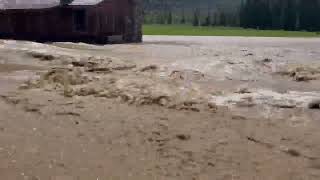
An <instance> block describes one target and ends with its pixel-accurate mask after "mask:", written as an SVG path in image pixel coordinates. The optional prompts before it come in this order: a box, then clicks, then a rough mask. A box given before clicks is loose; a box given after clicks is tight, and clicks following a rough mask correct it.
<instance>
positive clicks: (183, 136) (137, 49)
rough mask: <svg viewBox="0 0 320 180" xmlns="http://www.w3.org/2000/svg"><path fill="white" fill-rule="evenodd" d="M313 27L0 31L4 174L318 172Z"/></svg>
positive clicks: (198, 176)
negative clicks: (207, 31) (177, 32)
mask: <svg viewBox="0 0 320 180" xmlns="http://www.w3.org/2000/svg"><path fill="white" fill-rule="evenodd" d="M319 128H320V39H317V38H254V37H250V38H248V37H183V36H144V42H143V43H141V44H115V45H104V46H102V45H91V44H84V43H60V42H55V43H46V44H41V43H35V42H28V41H14V40H0V177H1V178H0V179H2V178H3V179H8V180H11V179H23V180H42V179H49V180H51V179H52V180H88V179H94V180H96V179H97V180H98V179H99V180H102V179H117V180H118V179H119V180H121V179H124V180H126V179H133V180H153V179H154V180H158V179H159V180H180V179H181V180H189V179H190V180H212V179H215V180H318V179H320V131H319Z"/></svg>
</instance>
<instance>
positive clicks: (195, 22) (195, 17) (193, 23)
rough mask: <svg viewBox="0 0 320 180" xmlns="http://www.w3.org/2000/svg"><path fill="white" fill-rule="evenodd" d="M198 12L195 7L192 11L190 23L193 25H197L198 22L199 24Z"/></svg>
mask: <svg viewBox="0 0 320 180" xmlns="http://www.w3.org/2000/svg"><path fill="white" fill-rule="evenodd" d="M199 14H200V13H199V10H198V9H196V10H195V11H194V13H193V21H192V25H193V26H199V24H200V19H199V16H200V15H199Z"/></svg>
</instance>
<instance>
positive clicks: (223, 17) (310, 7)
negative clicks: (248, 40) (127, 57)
mask: <svg viewBox="0 0 320 180" xmlns="http://www.w3.org/2000/svg"><path fill="white" fill-rule="evenodd" d="M160 2H161V3H162V4H160V3H159V4H158V6H157V7H156V8H155V10H150V9H148V10H146V11H145V23H155V24H192V25H194V26H238V27H239V26H240V27H244V28H255V29H284V30H307V31H320V0H241V3H239V5H238V6H239V7H238V8H233V9H232V10H230V9H228V8H219V7H216V6H214V5H212V6H210V5H209V4H208V5H207V6H204V7H203V6H202V7H197V6H196V3H197V2H194V3H195V5H194V7H185V6H180V7H177V6H174V5H172V3H168V1H165V0H162V1H160ZM171 2H173V1H171ZM228 4H230V3H227V5H228ZM227 5H226V6H227Z"/></svg>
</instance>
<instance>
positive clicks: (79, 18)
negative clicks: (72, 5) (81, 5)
mask: <svg viewBox="0 0 320 180" xmlns="http://www.w3.org/2000/svg"><path fill="white" fill-rule="evenodd" d="M73 21H74V26H75V30H76V31H86V30H87V15H86V11H85V10H84V9H79V10H75V11H74V13H73Z"/></svg>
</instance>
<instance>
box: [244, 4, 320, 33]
mask: <svg viewBox="0 0 320 180" xmlns="http://www.w3.org/2000/svg"><path fill="white" fill-rule="evenodd" d="M240 26H241V27H245V28H259V29H285V30H308V31H319V30H320V1H319V0H246V1H242V3H241V9H240Z"/></svg>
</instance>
